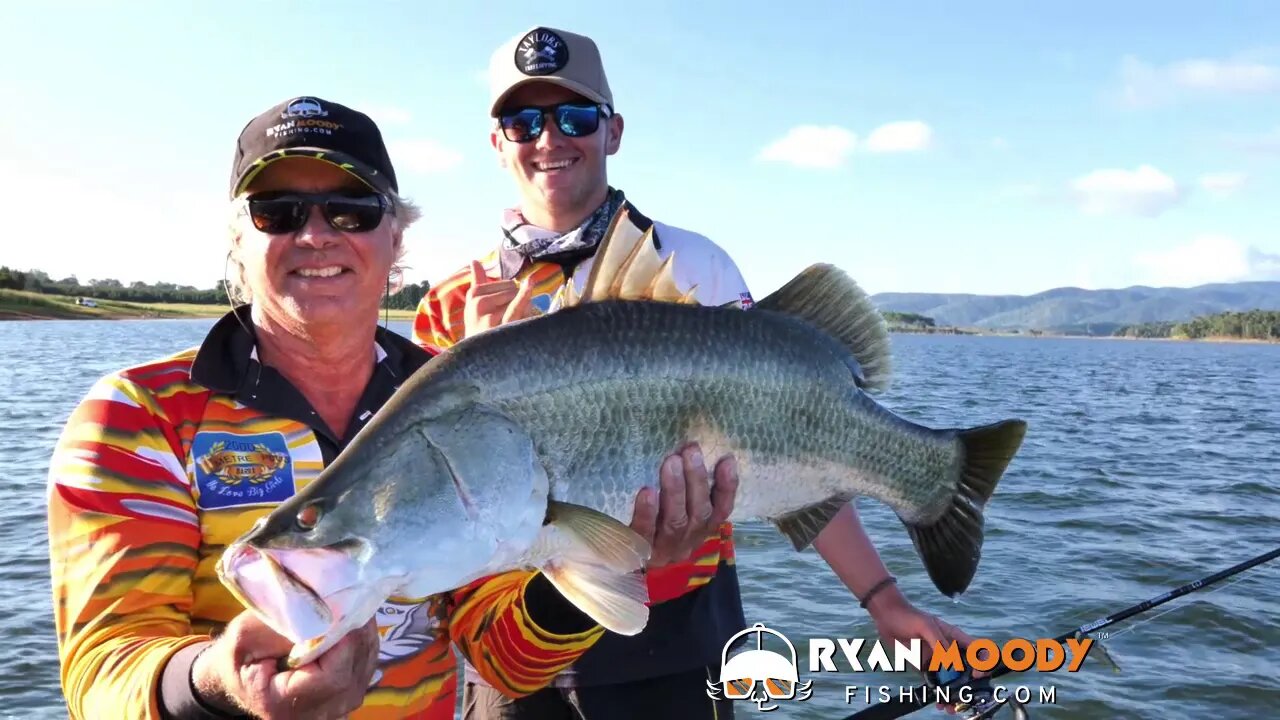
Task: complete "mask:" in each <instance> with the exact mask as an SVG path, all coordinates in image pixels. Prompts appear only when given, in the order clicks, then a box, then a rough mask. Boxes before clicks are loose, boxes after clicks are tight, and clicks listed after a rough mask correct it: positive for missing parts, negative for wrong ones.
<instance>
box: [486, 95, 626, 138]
mask: <svg viewBox="0 0 1280 720" xmlns="http://www.w3.org/2000/svg"><path fill="white" fill-rule="evenodd" d="M609 114H610V113H609V110H608V109H607V108H605V107H604V106H603V105H596V104H594V103H581V102H576V103H575V102H567V103H560V104H559V105H551V106H548V107H533V106H530V107H522V108H516V109H513V110H509V111H507V112H504V113H502V114H500V115H498V124H499V125H501V126H502V135H503V136H504V137H506V138H507V139H508V140H510V141H511V142H515V143H527V142H533V141H534V140H537V139H538V136H540V135H542V130H543V128H544V127H545V126H544V125H543V123H542V121H543V118H545V117H546V116H547V115H551V117H552V118H553V119H554V120H555V123H556V127H557V128H558V129H559V130H560V132H561V133H562V134H564V135H566V136H568V137H574V138H576V137H586V136H587V135H590V134H591V133H593V132H595V131H596V130H597V129H599V127H600V118H601V117H606V118H607V117H609Z"/></svg>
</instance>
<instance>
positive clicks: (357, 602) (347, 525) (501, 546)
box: [218, 388, 547, 664]
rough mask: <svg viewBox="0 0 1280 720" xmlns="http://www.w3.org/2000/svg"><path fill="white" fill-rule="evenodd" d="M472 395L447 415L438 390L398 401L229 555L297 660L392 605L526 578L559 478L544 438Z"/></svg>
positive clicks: (232, 575)
mask: <svg viewBox="0 0 1280 720" xmlns="http://www.w3.org/2000/svg"><path fill="white" fill-rule="evenodd" d="M429 389H430V388H427V390H429ZM459 395H461V393H455V394H454V396H453V397H450V398H446V400H448V402H449V403H450V404H449V405H447V406H446V409H447V412H446V411H442V410H441V407H440V403H439V402H437V401H435V400H434V399H433V397H431V395H430V394H428V393H427V392H426V390H424V391H423V392H422V394H421V395H419V396H416V397H415V396H414V395H402V396H400V397H398V398H395V399H393V400H392V401H391V402H389V403H388V404H387V405H386V406H384V407H383V409H382V411H380V412H379V413H378V414H377V415H375V417H374V418H373V419H372V420H371V421H370V423H369V424H368V425H366V427H365V428H364V429H362V430H361V432H360V434H359V435H358V436H357V437H356V438H355V439H354V440H353V441H352V443H351V444H350V445H349V446H348V447H347V448H346V449H345V450H343V452H342V453H341V454H340V455H339V456H338V457H337V458H336V459H335V460H334V461H333V462H332V463H331V464H330V465H329V466H327V467H326V468H325V469H324V470H323V471H321V473H320V474H319V475H318V476H317V477H316V479H315V480H314V481H312V482H311V483H309V484H308V485H307V486H305V487H304V488H302V489H301V490H300V491H299V492H298V493H297V494H295V495H294V496H293V497H291V498H289V499H288V500H286V501H284V502H282V503H281V504H279V505H278V506H276V507H275V508H274V509H273V510H272V511H271V512H270V513H269V514H268V515H266V516H265V517H263V518H262V519H260V520H259V521H258V522H257V524H255V525H254V526H253V528H251V529H250V530H249V531H248V532H246V533H245V534H244V535H243V536H242V537H240V538H239V539H237V540H236V541H235V542H234V543H233V544H231V545H230V546H229V547H228V548H227V550H226V551H225V552H224V554H223V556H222V559H221V560H220V562H219V565H218V572H219V577H220V578H221V579H222V581H223V584H224V585H226V586H227V587H228V589H229V590H230V591H231V592H232V594H233V595H235V596H236V598H237V599H239V600H240V602H241V603H242V604H243V605H244V606H245V607H247V608H250V609H252V610H253V611H255V613H256V614H257V615H258V616H259V617H260V618H261V619H262V620H263V622H265V623H266V624H267V625H268V626H270V627H271V628H272V629H274V630H275V631H276V632H278V633H280V634H281V635H283V636H284V637H286V638H288V639H289V640H291V641H292V642H293V643H294V645H295V648H294V653H293V654H292V655H291V660H292V661H294V662H295V663H298V664H301V663H305V662H307V661H309V660H311V659H314V658H315V657H317V656H319V655H320V654H321V653H323V652H324V651H325V650H327V649H328V648H329V647H331V646H332V645H333V644H334V643H336V642H337V641H338V640H339V639H341V637H342V636H343V635H345V634H346V633H347V632H350V631H351V630H353V629H356V628H359V627H361V626H362V625H364V624H365V623H366V622H368V621H369V620H370V619H371V618H372V617H374V615H375V614H376V613H377V610H378V608H379V607H380V606H381V604H382V603H383V602H384V601H386V600H387V599H388V598H389V597H392V596H397V597H403V598H414V599H421V598H426V597H429V596H431V595H435V594H437V593H440V592H445V591H448V590H452V589H455V588H458V587H462V586H463V585H465V584H466V583H468V582H470V581H472V580H474V579H477V578H479V577H482V576H484V575H487V574H490V573H496V572H501V571H503V570H507V569H514V568H515V567H516V566H518V561H519V558H520V557H522V554H523V553H524V552H525V550H526V549H527V548H528V547H529V545H531V544H532V542H533V540H534V538H535V537H536V536H537V534H538V532H539V530H540V529H541V526H542V522H543V519H544V517H545V513H546V507H547V505H546V486H547V478H546V475H545V471H544V470H543V468H542V466H541V464H540V463H539V462H538V460H537V457H536V454H535V453H534V450H533V444H532V440H531V439H530V438H529V436H528V435H527V434H526V433H524V432H523V431H522V429H521V428H519V427H518V426H517V425H515V424H514V423H513V422H512V421H511V420H510V419H509V418H507V417H505V416H503V415H501V414H500V413H496V412H493V411H490V410H488V409H485V408H477V407H475V406H473V405H472V404H470V403H468V402H465V401H464V400H465V399H466V397H468V396H463V397H462V398H459V397H458V396H459ZM411 401H413V402H411Z"/></svg>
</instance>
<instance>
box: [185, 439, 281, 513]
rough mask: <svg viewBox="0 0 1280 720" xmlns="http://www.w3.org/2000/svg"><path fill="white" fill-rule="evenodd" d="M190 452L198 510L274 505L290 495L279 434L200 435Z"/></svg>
mask: <svg viewBox="0 0 1280 720" xmlns="http://www.w3.org/2000/svg"><path fill="white" fill-rule="evenodd" d="M191 450H192V455H193V456H194V458H195V462H194V466H195V476H196V484H197V485H198V486H199V487H200V507H203V508H224V507H231V506H234V505H255V504H259V503H277V502H281V501H283V500H287V499H288V498H289V497H291V496H292V495H293V493H294V484H293V462H292V458H290V457H289V446H288V444H287V443H286V442H285V437H284V435H282V434H281V433H278V432H268V433H254V434H249V435H238V434H235V433H227V432H201V433H196V436H195V439H194V440H193V441H192V447H191Z"/></svg>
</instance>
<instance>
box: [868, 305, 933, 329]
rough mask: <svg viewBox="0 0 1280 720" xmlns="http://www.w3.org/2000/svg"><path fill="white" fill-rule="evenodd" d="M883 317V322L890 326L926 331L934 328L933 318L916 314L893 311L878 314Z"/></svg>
mask: <svg viewBox="0 0 1280 720" xmlns="http://www.w3.org/2000/svg"><path fill="white" fill-rule="evenodd" d="M880 314H881V315H883V316H884V321H885V322H886V323H888V324H889V325H891V326H897V327H903V326H906V327H913V328H918V329H921V330H923V329H926V328H932V327H935V326H936V325H935V323H934V321H933V318H931V317H926V316H924V315H917V314H916V313H909V312H897V311H895V310H884V311H882V312H881V313H880Z"/></svg>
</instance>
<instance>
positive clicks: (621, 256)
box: [561, 207, 697, 307]
mask: <svg viewBox="0 0 1280 720" xmlns="http://www.w3.org/2000/svg"><path fill="white" fill-rule="evenodd" d="M674 261H675V253H672V254H670V255H668V256H667V258H666V259H665V260H664V259H662V256H660V255H659V254H658V251H657V249H656V248H655V247H654V244H653V228H649V229H647V230H644V231H641V230H640V228H638V227H636V224H635V223H633V222H631V216H630V213H629V212H628V211H627V208H626V207H623V208H622V209H621V210H619V211H618V213H617V214H616V215H614V216H613V221H612V222H610V223H609V229H608V230H606V231H605V234H604V237H603V238H601V240H600V247H599V249H598V250H596V254H595V260H593V261H592V265H591V272H590V273H589V274H588V275H587V279H586V282H584V283H583V286H582V292H578V291H576V290H575V289H574V286H573V283H572V282H569V283H567V284H566V286H565V289H564V294H563V297H562V300H561V307H570V306H573V305H579V304H581V303H585V302H598V301H600V300H656V301H659V302H671V303H682V304H696V303H697V299H696V291H697V287H696V286H695V287H692V288H690V289H689V291H688V292H681V291H680V288H679V287H678V286H677V285H676V279H675V266H674Z"/></svg>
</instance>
